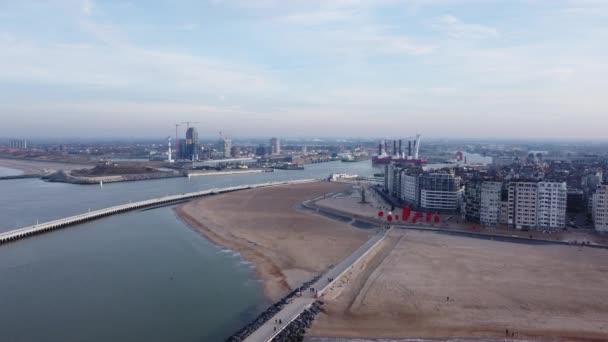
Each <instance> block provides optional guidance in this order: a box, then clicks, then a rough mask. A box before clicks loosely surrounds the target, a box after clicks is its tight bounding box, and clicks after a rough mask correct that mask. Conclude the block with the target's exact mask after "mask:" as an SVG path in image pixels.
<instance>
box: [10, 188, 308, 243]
mask: <svg viewBox="0 0 608 342" xmlns="http://www.w3.org/2000/svg"><path fill="white" fill-rule="evenodd" d="M314 181H317V180H316V179H305V180H296V181H285V182H269V183H261V184H252V185H239V186H232V187H227V188H221V189H209V190H203V191H196V192H189V193H184V194H178V195H171V196H165V197H159V198H153V199H149V200H144V201H139V202H133V203H128V204H121V205H117V206H113V207H109V208H104V209H99V210H95V211H90V212H87V213H84V214H78V215H74V216H70V217H65V218H61V219H57V220H53V221H49V222H45V223H40V224H35V225H33V226H29V227H23V228H19V229H15V230H11V231H8V232H4V233H0V245H2V244H5V243H8V242H12V241H16V240H20V239H25V238H27V237H31V236H34V235H38V234H42V233H46V232H50V231H53V230H57V229H61V228H65V227H68V226H73V225H77V224H80V223H84V222H87V221H91V220H95V219H99V218H102V217H106V216H111V215H116V214H120V213H124V212H127V211H132V210H137V209H142V208H147V207H153V206H157V205H161V204H170V203H175V202H181V201H184V200H190V199H194V198H198V197H204V196H209V195H215V194H222V193H227V192H233V191H239V190H245V189H255V188H264V187H271V186H277V185H286V184H300V183H309V182H314Z"/></svg>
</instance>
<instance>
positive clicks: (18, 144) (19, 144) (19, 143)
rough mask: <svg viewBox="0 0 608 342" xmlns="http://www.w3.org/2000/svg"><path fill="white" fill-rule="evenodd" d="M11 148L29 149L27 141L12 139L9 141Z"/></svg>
mask: <svg viewBox="0 0 608 342" xmlns="http://www.w3.org/2000/svg"><path fill="white" fill-rule="evenodd" d="M9 146H10V147H11V148H20V149H26V148H27V140H25V139H11V140H10V141H9Z"/></svg>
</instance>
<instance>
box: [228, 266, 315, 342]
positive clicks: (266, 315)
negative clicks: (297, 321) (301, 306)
mask: <svg viewBox="0 0 608 342" xmlns="http://www.w3.org/2000/svg"><path fill="white" fill-rule="evenodd" d="M321 276H322V274H319V275H317V276H316V277H314V278H313V279H311V280H309V281H307V282H305V283H304V284H302V286H300V287H298V288H297V289H295V290H293V291H291V292H290V293H288V294H287V295H286V296H285V297H283V298H282V299H281V300H279V301H278V302H276V303H274V304H272V305H271V306H269V307H268V308H267V309H266V310H264V311H263V312H262V313H260V314H259V315H258V316H257V317H256V318H255V319H254V320H253V321H252V322H251V323H249V324H247V325H246V326H244V327H243V328H242V329H241V330H239V331H237V332H236V333H234V334H233V335H232V336H230V337H228V338H227V339H226V342H240V341H243V340H245V339H246V338H247V337H248V336H249V335H251V334H252V333H253V332H254V331H256V330H258V329H259V328H260V327H261V326H262V325H264V323H266V322H268V321H269V320H270V319H271V318H272V317H274V316H275V315H276V314H277V313H278V312H279V311H281V309H283V307H285V305H287V303H289V301H290V300H291V299H293V298H295V297H297V296H298V295H299V294H300V293H302V292H303V291H305V290H307V289H308V288H309V287H310V286H311V285H312V284H314V283H316V282H317V281H318V280H319V279H321Z"/></svg>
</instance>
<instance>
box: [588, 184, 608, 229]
mask: <svg viewBox="0 0 608 342" xmlns="http://www.w3.org/2000/svg"><path fill="white" fill-rule="evenodd" d="M592 217H593V224H594V226H595V230H597V231H598V232H608V185H606V184H601V185H599V186H598V188H597V190H596V191H595V194H593V210H592Z"/></svg>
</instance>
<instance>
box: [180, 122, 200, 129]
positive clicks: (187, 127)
mask: <svg viewBox="0 0 608 342" xmlns="http://www.w3.org/2000/svg"><path fill="white" fill-rule="evenodd" d="M197 123H199V122H198V121H184V122H182V125H183V124H186V129H189V128H190V124H197Z"/></svg>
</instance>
